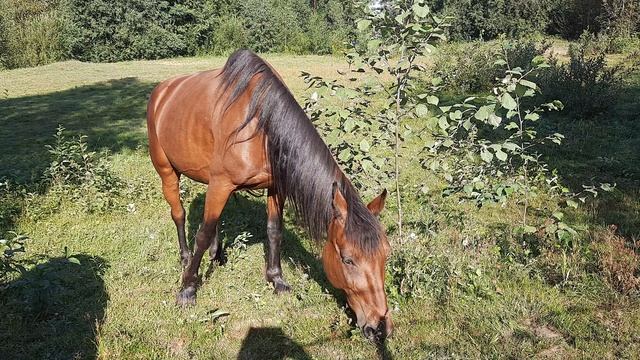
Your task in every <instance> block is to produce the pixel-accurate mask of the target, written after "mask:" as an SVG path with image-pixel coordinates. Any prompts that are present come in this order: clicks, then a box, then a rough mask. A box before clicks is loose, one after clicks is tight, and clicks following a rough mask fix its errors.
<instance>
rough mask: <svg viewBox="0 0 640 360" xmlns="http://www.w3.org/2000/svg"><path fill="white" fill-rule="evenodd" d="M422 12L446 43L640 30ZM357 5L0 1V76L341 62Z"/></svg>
mask: <svg viewBox="0 0 640 360" xmlns="http://www.w3.org/2000/svg"><path fill="white" fill-rule="evenodd" d="M361 3H362V2H361ZM364 3H366V4H368V3H369V2H366V1H365V2H364ZM380 3H381V4H382V6H383V7H385V6H386V7H390V6H392V2H388V1H387V2H385V1H382V2H380ZM426 4H427V5H429V6H430V8H431V10H432V11H433V13H434V14H437V15H438V16H440V17H444V16H450V19H451V25H452V26H451V27H450V28H449V30H448V35H449V37H450V38H451V39H453V40H488V39H494V38H497V37H498V36H500V35H503V34H505V35H507V36H509V37H520V36H523V35H526V34H531V33H542V34H550V35H559V36H561V37H563V38H567V39H576V38H578V37H579V36H580V35H581V34H582V33H583V32H585V31H588V32H592V33H598V34H600V35H602V36H606V37H607V39H609V42H610V45H611V47H612V48H620V47H621V46H625V44H626V43H628V40H627V39H629V38H631V37H633V36H634V34H635V32H637V31H638V29H639V28H640V6H638V4H637V2H633V1H629V0H571V1H560V0H541V1H526V0H491V1H477V0H448V1H447V0H430V1H427V3H426ZM361 5H363V4H359V5H356V4H354V3H353V1H351V0H321V1H308V0H268V1H261V0H247V1H240V0H225V1H214V0H208V1H195V0H161V1H153V0H134V1H124V0H114V1H106V0H90V1H80V0H45V1H36V0H0V68H15V67H24V66H36V65H41V64H46V63H50V62H54V61H59V60H62V59H69V58H71V59H79V60H83V61H98V62H104V61H122V60H133V59H158V58H166V57H172V56H189V55H197V54H216V55H220V54H226V53H229V52H231V51H233V50H235V49H237V48H239V47H248V48H250V49H252V50H254V51H258V52H286V53H295V54H306V53H313V54H330V53H334V54H336V53H342V51H343V50H344V49H345V47H346V42H347V39H355V38H356V37H355V36H354V35H355V33H354V32H355V18H357V17H359V16H360V15H361V9H362V8H363V6H361ZM365 7H366V6H365ZM363 40H365V39H359V41H360V42H364V41H363Z"/></svg>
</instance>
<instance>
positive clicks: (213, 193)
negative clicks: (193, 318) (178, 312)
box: [176, 179, 233, 305]
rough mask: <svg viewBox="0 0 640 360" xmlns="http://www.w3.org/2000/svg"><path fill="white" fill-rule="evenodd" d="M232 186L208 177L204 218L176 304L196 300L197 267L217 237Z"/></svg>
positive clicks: (191, 302) (189, 303)
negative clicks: (219, 222) (221, 215)
mask: <svg viewBox="0 0 640 360" xmlns="http://www.w3.org/2000/svg"><path fill="white" fill-rule="evenodd" d="M232 191H233V187H232V186H230V185H228V184H226V183H224V182H221V181H219V180H215V179H209V187H208V188H207V196H206V199H205V203H204V220H203V222H202V226H201V227H200V229H199V230H198V233H197V234H196V246H195V251H194V254H193V257H192V258H191V261H189V265H187V267H186V268H185V269H184V271H183V273H182V289H181V290H180V292H179V293H178V296H177V297H176V302H177V303H178V305H191V304H195V302H196V288H197V285H198V269H199V268H200V262H201V261H202V256H203V255H204V253H205V251H207V249H209V248H210V247H211V243H212V241H214V239H215V238H216V237H217V231H216V228H217V227H218V219H219V218H220V214H221V213H222V209H224V205H225V204H226V203H227V200H228V199H229V195H230V194H231V192H232Z"/></svg>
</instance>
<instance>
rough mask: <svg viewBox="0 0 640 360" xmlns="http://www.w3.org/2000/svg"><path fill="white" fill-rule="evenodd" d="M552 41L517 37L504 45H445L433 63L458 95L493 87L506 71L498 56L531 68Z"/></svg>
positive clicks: (520, 66)
mask: <svg viewBox="0 0 640 360" xmlns="http://www.w3.org/2000/svg"><path fill="white" fill-rule="evenodd" d="M550 47H551V44H550V43H549V42H546V41H542V42H539V41H535V40H514V41H508V42H506V45H505V46H504V47H503V48H499V47H498V46H497V45H496V44H493V43H484V42H472V43H464V44H454V45H453V46H450V47H446V48H444V49H443V50H442V51H441V52H440V53H438V56H437V57H436V61H435V64H434V68H435V71H436V74H437V75H438V76H439V77H440V78H441V79H442V80H443V81H444V84H445V88H446V89H447V90H449V91H451V92H454V93H455V94H472V93H478V92H482V91H488V90H490V89H491V88H492V87H493V85H494V84H495V82H496V79H497V78H498V77H500V76H501V75H502V73H503V71H502V69H501V68H500V67H499V66H496V64H495V59H496V57H497V56H498V53H499V52H504V54H501V55H500V56H506V57H507V58H508V59H509V61H510V63H511V66H512V67H513V68H516V67H519V68H521V69H523V70H524V71H528V70H530V69H531V59H533V58H535V57H536V56H539V55H543V54H544V53H545V52H546V51H547V50H548V49H549V48H550Z"/></svg>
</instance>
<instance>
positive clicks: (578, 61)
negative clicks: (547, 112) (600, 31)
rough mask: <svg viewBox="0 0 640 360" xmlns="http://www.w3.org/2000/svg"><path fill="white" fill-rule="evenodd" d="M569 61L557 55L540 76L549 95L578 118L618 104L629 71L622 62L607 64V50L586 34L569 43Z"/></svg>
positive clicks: (549, 97)
mask: <svg viewBox="0 0 640 360" xmlns="http://www.w3.org/2000/svg"><path fill="white" fill-rule="evenodd" d="M569 57H570V60H569V63H561V62H560V61H559V60H558V59H557V58H552V59H551V60H550V65H551V67H550V68H549V69H548V71H546V72H544V73H542V74H541V75H540V79H539V80H538V81H539V82H540V84H541V86H542V88H543V89H545V92H544V95H545V97H546V98H547V99H559V100H561V101H562V102H563V103H564V104H565V107H566V111H568V112H570V113H571V114H572V115H574V117H577V118H586V119H588V118H592V117H594V116H596V115H598V114H601V113H602V112H604V111H605V110H607V109H608V108H610V107H611V106H614V105H615V104H616V101H617V99H618V93H619V92H620V90H621V88H622V85H623V84H624V79H625V76H626V74H627V72H628V69H626V68H625V67H624V66H623V65H616V66H608V65H607V60H606V58H605V50H604V49H603V48H601V47H599V46H597V44H596V43H595V42H594V37H593V36H592V35H589V34H585V35H584V36H583V37H582V38H581V40H580V42H578V43H575V44H571V45H570V46H569Z"/></svg>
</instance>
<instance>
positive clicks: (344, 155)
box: [338, 149, 351, 162]
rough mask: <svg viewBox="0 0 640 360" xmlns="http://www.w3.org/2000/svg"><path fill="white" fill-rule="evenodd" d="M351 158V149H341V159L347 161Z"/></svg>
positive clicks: (339, 158) (339, 157)
mask: <svg viewBox="0 0 640 360" xmlns="http://www.w3.org/2000/svg"><path fill="white" fill-rule="evenodd" d="M350 158H351V150H349V149H344V150H342V151H340V154H338V160H340V161H343V162H344V161H347V160H349V159H350Z"/></svg>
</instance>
